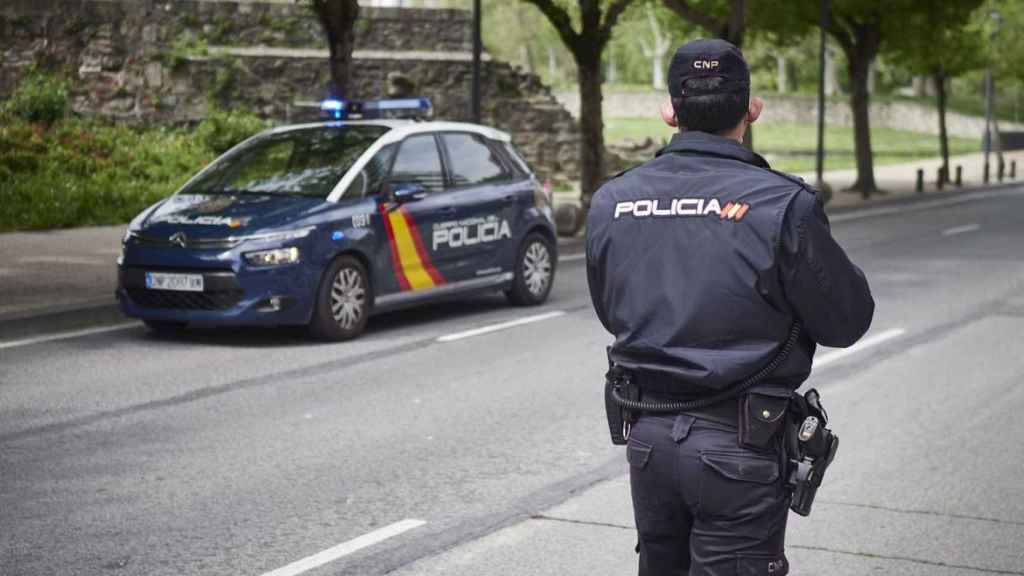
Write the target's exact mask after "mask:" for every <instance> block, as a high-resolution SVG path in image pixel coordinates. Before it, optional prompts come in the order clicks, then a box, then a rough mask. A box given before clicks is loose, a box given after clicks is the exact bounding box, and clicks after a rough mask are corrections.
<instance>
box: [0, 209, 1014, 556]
mask: <svg viewBox="0 0 1024 576" xmlns="http://www.w3.org/2000/svg"><path fill="white" fill-rule="evenodd" d="M894 210H896V209H894ZM1022 214H1024V190H1020V189H1018V190H1013V191H1005V192H1001V193H999V194H993V195H990V196H989V197H987V198H984V199H978V200H975V201H971V202H963V203H956V204H951V203H950V202H949V201H946V202H945V204H944V205H940V206H931V207H928V205H916V206H915V207H912V208H909V209H898V210H897V211H893V212H891V213H874V214H872V213H868V214H859V215H858V214H846V215H843V216H839V217H837V218H835V223H834V229H835V232H836V235H837V237H838V238H839V239H840V241H841V243H842V244H843V245H844V246H845V247H846V248H847V249H848V251H849V252H850V253H851V255H852V257H853V258H854V260H855V261H856V262H858V263H859V264H860V265H862V267H863V268H864V269H865V271H866V272H867V274H868V276H869V279H870V281H871V285H872V289H873V292H874V294H875V299H876V301H877V303H878V307H877V311H876V316H875V322H874V325H873V327H872V330H871V332H870V333H869V338H875V340H874V342H875V343H874V344H872V345H869V346H866V347H864V348H862V349H860V350H857V351H854V352H853V353H852V354H849V355H846V356H832V357H831V360H829V361H828V363H827V365H825V366H823V367H822V368H820V369H817V370H816V371H815V375H814V384H815V385H816V386H817V387H819V389H821V390H822V391H823V394H824V396H825V400H826V403H828V406H829V408H830V411H831V412H832V413H833V419H834V421H835V422H836V427H837V428H838V429H839V430H841V431H842V432H841V435H843V434H845V436H843V448H842V452H841V456H840V459H839V460H838V461H837V464H836V467H835V468H834V469H833V471H831V472H830V477H829V480H828V485H827V486H826V488H823V489H822V492H821V494H822V496H821V498H822V500H823V501H824V504H822V508H827V507H829V506H831V507H833V508H838V509H840V510H841V511H842V512H841V513H840V514H837V515H836V516H838V517H839V518H842V519H843V521H842V522H841V525H829V526H828V527H827V528H828V532H827V534H822V535H815V538H816V540H815V541H814V542H811V541H810V537H811V535H810V534H808V533H807V528H806V526H807V525H804V528H800V527H797V528H796V529H795V532H796V534H797V536H799V544H798V545H799V546H802V550H803V552H804V555H805V556H806V557H807V558H810V559H812V561H813V558H816V556H815V554H820V558H821V566H822V567H828V566H831V565H832V564H830V563H829V562H831V560H828V558H830V557H829V556H828V554H829V553H830V552H831V553H834V554H839V555H842V554H847V555H854V556H857V555H860V556H861V557H863V558H868V559H870V558H871V555H872V554H874V555H875V556H879V557H885V556H886V555H887V554H888V555H890V556H893V557H896V556H899V557H901V558H904V560H902V561H903V562H905V563H909V565H910V566H918V567H921V566H924V567H928V566H931V569H936V567H937V566H946V567H949V566H953V567H957V566H959V567H961V568H962V569H963V570H967V571H968V572H970V573H984V572H991V573H1000V574H1024V555H1022V554H1024V553H1022V552H1021V547H1020V542H1021V541H1022V538H1024V481H1022V480H1021V479H1022V478H1024V444H1022V443H1021V442H1020V440H1019V439H1020V437H1021V436H1022V434H1024V419H1022V418H1020V417H1019V416H1018V414H1020V413H1021V412H1022V411H1024V388H1022V387H1020V386H1019V383H1020V382H1021V380H1022V378H1024V342H1022V331H1024V330H1022V329H1024V257H1022V253H1021V250H1022V248H1024V216H1022ZM577 251H578V250H577ZM565 252H566V254H569V255H570V256H571V255H572V254H574V251H573V250H572V249H570V250H567V251H565ZM523 319H528V320H532V321H531V322H529V323H524V324H520V325H517V326H512V327H507V328H505V329H502V330H496V331H491V332H485V333H482V334H474V333H471V332H470V333H467V332H465V331H467V330H473V329H477V328H481V327H488V326H494V325H497V324H500V323H503V322H507V321H510V320H523ZM439 339H440V340H439ZM607 342H608V336H607V335H606V334H605V333H604V332H603V330H602V329H601V327H600V325H599V324H598V322H597V320H596V318H595V317H594V315H593V313H592V311H591V310H590V306H589V300H588V298H587V295H586V282H585V278H584V274H583V262H582V261H581V260H580V259H578V258H576V259H572V260H571V261H568V262H564V263H563V264H562V266H561V268H560V270H559V276H558V279H557V282H556V287H555V290H554V292H553V294H552V297H551V300H550V302H549V303H548V304H546V305H545V306H543V307H539V308H531V309H516V308H511V307H508V306H507V305H506V304H505V303H504V300H503V298H501V297H497V296H495V297H490V296H484V297H479V298H475V299H472V300H470V301H467V302H461V303H457V304H445V305H438V306H432V307H429V308H424V309H419V310H413V311H406V312H403V313H397V314H392V315H388V316H383V317H379V318H376V319H375V320H374V321H373V322H372V327H371V329H370V331H369V332H368V333H367V334H366V335H365V336H364V337H363V338H361V339H360V340H357V341H355V342H350V343H344V344H319V343H314V342H310V341H308V340H307V339H306V338H305V337H304V335H303V334H302V333H301V332H298V331H289V330H251V329H250V330H195V331H190V332H188V333H186V335H185V336H184V337H181V338H176V339H161V338H158V337H155V336H152V335H150V334H148V333H147V332H146V331H145V330H144V329H143V328H142V327H141V326H139V325H133V326H129V327H123V328H118V329H114V330H110V331H105V332H97V333H94V334H91V335H88V336H82V337H76V338H65V339H58V340H43V341H37V342H34V343H25V344H24V345H17V346H8V347H3V345H2V344H0V574H3V575H4V576H7V575H8V574H10V575H37V574H38V575H61V574H74V575H89V574H104V575H110V574H118V573H123V574H147V575H148V574H167V575H172V574H173V575H206V574H210V575H213V574H254V575H261V574H266V573H268V572H271V571H273V570H276V569H279V568H281V567H284V566H286V565H289V564H290V563H292V562H295V561H297V560H300V559H303V558H307V557H309V556H310V555H313V554H316V553H318V552H321V551H324V550H329V549H331V548H332V547H335V546H337V545H339V544H342V543H347V544H349V545H350V546H351V547H358V546H356V544H354V543H359V542H363V543H364V544H365V543H366V542H365V541H361V540H359V538H360V537H362V536H364V535H367V534H375V533H376V532H375V531H377V530H378V529H381V528H382V527H388V526H392V525H394V524H395V523H398V522H401V521H404V520H416V521H418V522H415V523H406V524H404V526H405V527H407V528H408V531H405V532H402V533H400V534H398V533H396V534H394V535H393V536H392V537H389V538H386V539H382V541H380V542H374V543H372V545H368V546H366V547H365V548H362V549H359V550H357V551H354V552H351V553H349V554H345V555H342V556H341V557H340V558H338V559H336V560H334V561H332V562H329V563H326V564H324V565H323V566H321V567H319V568H314V569H312V570H310V571H308V572H303V573H304V574H310V575H322V574H358V575H372V574H382V573H386V572H388V571H391V570H394V569H398V568H402V567H405V569H406V570H409V567H410V566H415V565H414V564H411V563H413V562H414V561H417V560H421V559H423V560H421V561H429V558H430V557H432V556H435V555H438V554H442V553H443V552H445V551H448V550H451V549H456V550H457V549H458V547H459V546H460V545H461V544H464V543H467V542H470V541H472V540H473V539H475V538H477V537H479V536H483V535H486V534H489V533H492V532H494V531H495V530H498V529H500V528H503V527H506V526H511V525H513V524H515V523H517V522H519V521H521V520H523V519H525V518H527V517H529V516H530V515H532V514H536V513H538V512H539V511H541V510H545V509H547V508H550V507H551V506H553V505H555V504H557V503H559V502H561V501H562V500H565V499H566V498H569V497H570V496H572V495H573V494H576V493H578V492H579V491H581V490H584V489H586V488H587V487H589V486H592V485H594V484H595V483H598V482H600V481H603V480H608V479H614V478H617V477H619V476H621V474H622V471H623V466H622V458H623V455H622V453H621V452H620V451H619V450H617V449H615V448H613V447H612V446H610V445H609V443H608V441H607V429H606V426H605V422H604V418H603V413H602V411H603V406H602V404H601V402H602V400H601V393H602V389H601V387H602V374H603V371H604V353H603V349H604V346H605V345H606V344H607ZM822 354H823V355H822V358H824V357H825V355H828V354H836V353H835V352H830V351H823V352H822ZM825 495H827V497H826V496H825ZM873 511H874V512H878V511H890V512H891V513H892V514H894V515H895V516H894V517H893V518H888V517H883V519H882V520H878V518H879V516H877V515H872V514H873ZM618 521H619V522H620V523H621V524H622V525H624V526H628V524H629V521H630V519H629V518H628V517H627V518H620V519H619V520H618ZM421 522H422V524H421ZM972 522H973V523H974V524H971V523H972ZM832 524H840V523H839V522H833V523H832ZM976 525H980V526H981V527H980V528H979V527H978V526H976ZM801 530H803V532H801ZM961 530H962V533H961ZM378 534H379V533H378ZM950 538H952V540H950ZM791 541H792V539H791ZM949 542H954V543H960V544H961V545H962V547H963V548H962V550H959V549H956V548H955V546H956V544H953V546H954V548H953V549H952V550H951V549H950V546H951V545H950V544H949ZM899 543H903V544H905V546H903V547H902V548H901V547H900V546H898V545H897V544H899ZM893 546H896V548H897V549H892V547H893ZM844 547H845V548H844ZM336 551H337V550H336ZM350 551H351V550H350ZM837 551H838V552H837ZM621 553H622V554H623V555H627V556H629V555H631V553H632V551H631V550H629V549H625V550H622V551H621ZM950 554H953V557H952V558H947V556H949V555H950ZM936 559H938V560H936ZM929 561H930V562H932V563H933V564H932V565H929V564H928V562H929ZM915 562H918V563H917V564H915ZM957 570H959V569H954V570H953V571H952V572H949V573H960V572H958V571H957ZM826 571H827V570H826ZM439 573H443V571H442V572H439ZM508 573H515V572H514V571H513V572H508ZM524 573H525V572H524ZM560 573H563V574H571V573H574V572H573V570H572V567H566V568H565V569H564V570H562V571H561V572H560ZM580 573H584V572H580ZM794 573H796V574H800V573H808V572H800V571H799V565H798V566H797V570H796V571H795V572H794ZM811 573H821V571H818V572H811ZM837 573H838V572H837ZM906 573H914V574H918V573H920V574H927V573H929V572H928V571H924V572H914V571H910V572H906ZM935 573H940V572H935ZM941 573H943V574H945V573H946V572H941Z"/></svg>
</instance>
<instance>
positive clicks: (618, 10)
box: [601, 0, 633, 42]
mask: <svg viewBox="0 0 1024 576" xmlns="http://www.w3.org/2000/svg"><path fill="white" fill-rule="evenodd" d="M632 3H633V0H615V1H614V2H612V4H611V6H609V7H608V10H607V11H605V13H604V22H602V23H601V41H602V42H607V41H608V39H609V38H611V35H612V28H614V27H615V24H616V23H617V22H618V21H619V16H622V13H623V12H625V11H626V8H629V5H630V4H632Z"/></svg>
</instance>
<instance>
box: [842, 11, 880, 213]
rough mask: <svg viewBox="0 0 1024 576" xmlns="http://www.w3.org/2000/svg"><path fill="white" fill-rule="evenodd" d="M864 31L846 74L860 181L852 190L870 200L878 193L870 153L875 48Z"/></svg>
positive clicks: (851, 53)
mask: <svg viewBox="0 0 1024 576" xmlns="http://www.w3.org/2000/svg"><path fill="white" fill-rule="evenodd" d="M861 32H862V33H861V34H858V35H859V36H861V37H860V38H858V41H857V42H856V43H855V44H854V46H853V47H852V49H851V50H847V51H846V59H847V73H848V74H849V78H850V108H851V109H852V110H853V139H854V145H855V147H856V154H857V180H856V181H855V182H854V183H853V185H852V186H850V188H849V189H850V190H851V191H859V192H860V193H861V195H862V196H863V197H864V198H868V197H870V196H871V194H873V193H875V192H877V191H878V187H877V186H876V185H875V165H874V157H873V155H872V152H871V119H870V113H869V106H870V104H871V95H870V94H869V93H868V74H869V69H870V67H871V61H872V60H873V59H874V55H875V52H876V49H875V48H873V47H872V46H871V45H870V43H871V40H870V39H865V38H864V35H865V33H863V29H862V30H861ZM875 46H877V44H876V45H875Z"/></svg>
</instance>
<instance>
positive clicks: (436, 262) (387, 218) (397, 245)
mask: <svg viewBox="0 0 1024 576" xmlns="http://www.w3.org/2000/svg"><path fill="white" fill-rule="evenodd" d="M387 185H388V194H386V195H385V199H384V202H383V203H382V204H381V212H382V216H383V220H384V226H385V230H386V233H387V238H388V249H389V251H390V254H391V262H392V269H393V272H394V275H395V279H396V280H397V282H398V284H399V287H400V289H401V290H402V291H416V290H426V289H430V288H437V287H439V286H441V285H443V284H446V283H447V282H448V279H447V276H446V274H445V273H444V272H445V271H444V268H443V266H442V262H441V261H440V258H439V257H438V251H437V250H435V249H434V248H433V245H432V242H431V237H432V233H433V229H434V226H435V225H436V224H437V223H439V222H442V221H445V220H447V219H450V218H452V217H453V214H454V212H455V208H454V206H453V205H452V203H451V202H450V200H449V199H448V198H446V195H445V194H444V192H445V174H444V166H443V164H442V162H441V152H440V150H439V149H438V145H437V140H436V138H435V137H434V135H433V134H414V135H412V136H409V137H407V138H406V139H404V140H403V141H402V142H401V143H400V144H399V146H398V150H397V152H396V153H395V158H394V161H393V163H392V165H391V172H390V174H389V176H388V181H387ZM409 190H415V191H416V194H414V195H411V196H410V195H407V194H405V193H406V192H408V191H409ZM402 196H405V197H404V198H402Z"/></svg>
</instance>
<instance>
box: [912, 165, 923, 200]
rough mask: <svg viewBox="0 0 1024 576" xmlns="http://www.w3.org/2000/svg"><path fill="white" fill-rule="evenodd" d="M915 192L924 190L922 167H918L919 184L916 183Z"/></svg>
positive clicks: (919, 192)
mask: <svg viewBox="0 0 1024 576" xmlns="http://www.w3.org/2000/svg"><path fill="white" fill-rule="evenodd" d="M914 192H917V193H918V194H921V193H923V192H924V170H923V169H921V168H918V169H917V184H915V185H914Z"/></svg>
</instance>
